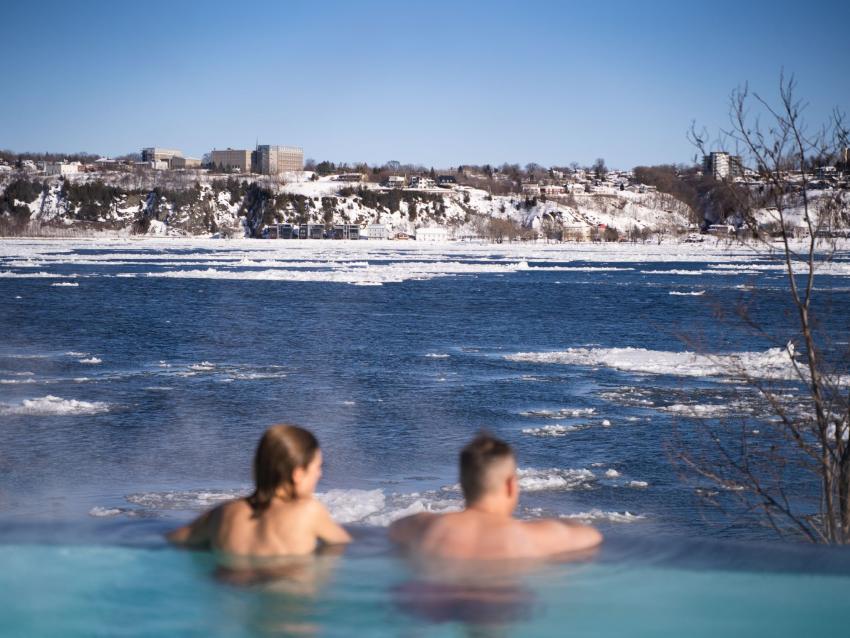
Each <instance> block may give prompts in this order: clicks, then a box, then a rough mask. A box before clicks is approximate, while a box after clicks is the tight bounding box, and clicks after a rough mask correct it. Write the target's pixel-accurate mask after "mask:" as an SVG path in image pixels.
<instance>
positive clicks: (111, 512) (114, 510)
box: [89, 506, 127, 518]
mask: <svg viewBox="0 0 850 638" xmlns="http://www.w3.org/2000/svg"><path fill="white" fill-rule="evenodd" d="M126 511H127V510H126V509H125V508H122V507H97V506H96V507H93V508H91V509H90V510H89V516H94V517H95V518H107V517H110V516H118V515H119V514H123V513H124V512H126Z"/></svg>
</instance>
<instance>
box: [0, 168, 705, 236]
mask: <svg viewBox="0 0 850 638" xmlns="http://www.w3.org/2000/svg"><path fill="white" fill-rule="evenodd" d="M288 177H289V179H288V180H287V181H285V183H278V182H270V181H268V180H264V179H263V178H258V177H253V178H247V177H238V178H237V177H231V178H230V179H227V178H226V177H222V176H210V175H205V174H202V173H198V174H196V175H193V176H191V177H190V178H186V177H185V176H184V177H183V178H182V181H180V180H177V179H176V178H175V177H173V176H169V175H163V176H162V177H160V178H159V179H158V180H157V179H156V178H154V179H153V180H151V178H150V177H145V178H142V177H135V178H134V177H133V176H129V175H127V174H121V173H108V172H104V173H84V174H79V175H74V176H69V177H66V178H65V179H64V180H63V179H58V178H42V179H40V180H38V182H33V186H32V187H31V188H30V189H29V190H27V189H24V190H23V191H22V192H23V193H24V194H22V195H21V197H24V198H25V199H27V201H24V199H19V198H18V196H15V197H14V198H11V202H12V205H13V208H14V212H13V213H12V215H14V216H15V217H16V219H18V220H19V221H23V222H35V223H37V224H42V225H47V226H59V227H66V228H79V229H80V230H114V231H124V232H127V233H135V234H154V235H185V236H209V235H216V234H223V235H227V236H259V235H260V234H261V233H262V229H263V228H264V227H265V226H268V225H270V224H273V223H322V224H328V225H329V224H342V223H351V224H359V225H361V226H362V227H364V228H365V227H366V226H367V225H369V224H384V225H386V226H387V230H388V231H389V232H392V233H397V232H405V233H410V234H412V233H414V232H415V230H416V229H417V228H422V227H435V226H437V227H443V228H446V229H447V231H448V236H449V237H450V238H451V237H454V238H457V237H468V236H479V235H483V234H486V228H487V224H488V223H492V221H493V220H509V221H510V222H512V224H513V225H514V226H515V227H516V228H522V229H525V230H526V231H528V232H531V231H537V232H539V233H540V234H541V235H544V234H547V233H549V232H552V231H553V229H557V230H560V231H562V232H563V233H564V234H565V235H567V236H573V237H574V238H577V239H584V238H589V237H590V234H591V231H592V230H593V231H595V230H597V229H598V228H599V227H600V225H604V226H605V227H608V228H613V229H616V230H617V231H619V232H620V233H629V232H634V231H643V232H649V233H654V232H663V233H678V232H683V231H684V230H685V229H686V228H687V227H688V225H689V223H690V222H691V220H692V219H693V213H692V211H691V210H690V209H689V208H688V206H686V205H685V204H683V203H682V202H680V201H678V200H676V199H675V198H673V197H671V196H669V195H664V194H659V193H646V194H640V193H635V192H630V191H613V190H612V191H611V192H609V193H580V194H571V195H569V196H566V197H559V198H554V199H553V198H550V199H546V200H544V199H542V198H541V199H538V198H534V199H526V198H525V197H524V196H521V195H508V196H500V195H490V194H489V193H488V192H487V191H484V190H480V189H475V188H468V187H456V188H452V189H442V188H431V189H401V190H391V189H384V188H380V187H379V186H377V185H375V184H359V183H346V182H340V181H337V180H336V179H335V177H334V176H327V177H321V178H317V177H314V176H313V174H312V173H309V172H304V173H298V174H293V175H289V176H288ZM134 180H135V181H134ZM13 182H14V179H13V178H12V177H11V176H7V177H5V178H3V181H2V182H0V191H3V190H5V189H6V188H9V187H10V184H12V183H13ZM30 196H31V197H32V198H31V199H29V197H30ZM9 199H10V197H8V194H7V200H9ZM6 216H7V217H9V216H10V214H9V213H6Z"/></svg>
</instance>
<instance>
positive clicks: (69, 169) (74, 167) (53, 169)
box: [44, 162, 80, 175]
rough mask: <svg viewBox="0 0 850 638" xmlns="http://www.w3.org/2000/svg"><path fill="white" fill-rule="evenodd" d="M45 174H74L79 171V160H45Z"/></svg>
mask: <svg viewBox="0 0 850 638" xmlns="http://www.w3.org/2000/svg"><path fill="white" fill-rule="evenodd" d="M44 172H45V173H46V174H47V175H76V174H77V173H79V172H80V163H79V162H47V163H45V165H44Z"/></svg>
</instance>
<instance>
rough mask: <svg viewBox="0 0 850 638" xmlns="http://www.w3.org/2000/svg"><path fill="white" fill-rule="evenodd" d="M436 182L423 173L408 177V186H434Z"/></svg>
mask: <svg viewBox="0 0 850 638" xmlns="http://www.w3.org/2000/svg"><path fill="white" fill-rule="evenodd" d="M436 186H437V184H436V183H435V182H434V180H433V179H431V178H430V177H425V176H424V175H413V176H412V177H411V178H410V184H409V186H408V187H409V188H436Z"/></svg>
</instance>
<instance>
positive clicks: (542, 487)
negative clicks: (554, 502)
mask: <svg viewBox="0 0 850 638" xmlns="http://www.w3.org/2000/svg"><path fill="white" fill-rule="evenodd" d="M517 476H518V477H519V486H520V489H522V490H525V491H526V492H542V491H549V490H558V491H560V490H578V489H589V488H590V487H592V484H593V483H594V482H595V481H596V475H595V474H594V473H593V472H591V471H590V470H588V469H585V468H580V469H559V468H549V469H535V468H520V469H518V470H517Z"/></svg>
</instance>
